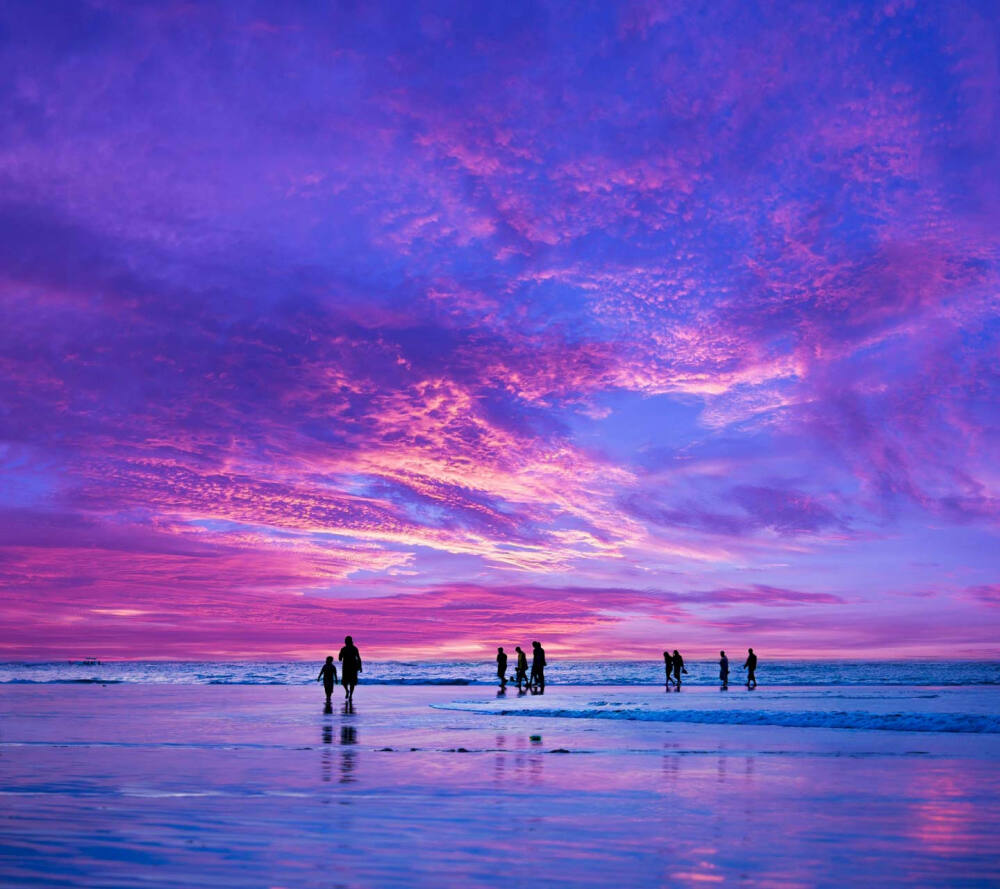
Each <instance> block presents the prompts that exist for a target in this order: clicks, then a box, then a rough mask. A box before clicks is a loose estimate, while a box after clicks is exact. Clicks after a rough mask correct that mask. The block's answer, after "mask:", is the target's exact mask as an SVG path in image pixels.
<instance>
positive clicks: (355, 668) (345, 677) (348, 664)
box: [337, 636, 363, 701]
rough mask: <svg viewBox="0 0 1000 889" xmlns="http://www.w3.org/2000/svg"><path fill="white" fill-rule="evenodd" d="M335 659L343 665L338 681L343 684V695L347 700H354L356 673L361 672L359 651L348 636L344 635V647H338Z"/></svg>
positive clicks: (356, 681)
mask: <svg viewBox="0 0 1000 889" xmlns="http://www.w3.org/2000/svg"><path fill="white" fill-rule="evenodd" d="M337 660H338V661H340V662H341V663H342V664H343V665H344V666H343V669H342V672H341V676H340V681H341V684H342V685H343V686H344V697H345V698H346V699H347V700H348V701H353V700H354V687H355V686H356V685H357V684H358V673H361V672H363V670H362V667H361V652H360V651H358V647H357V646H356V645H355V644H354V640H353V639H352V638H351V637H350V636H345V637H344V647H343V648H341V649H340V654H338V655H337Z"/></svg>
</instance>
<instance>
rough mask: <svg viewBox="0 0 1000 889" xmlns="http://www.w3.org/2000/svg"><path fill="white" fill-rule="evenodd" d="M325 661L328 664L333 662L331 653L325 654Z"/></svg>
mask: <svg viewBox="0 0 1000 889" xmlns="http://www.w3.org/2000/svg"><path fill="white" fill-rule="evenodd" d="M326 662H327V663H328V664H332V663H333V655H332V654H328V655H327V656H326Z"/></svg>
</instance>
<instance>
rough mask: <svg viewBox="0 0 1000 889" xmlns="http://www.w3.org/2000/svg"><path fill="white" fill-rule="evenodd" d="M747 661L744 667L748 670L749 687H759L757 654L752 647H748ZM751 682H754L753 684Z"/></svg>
mask: <svg viewBox="0 0 1000 889" xmlns="http://www.w3.org/2000/svg"><path fill="white" fill-rule="evenodd" d="M747 651H748V652H749V654H748V655H747V659H746V663H745V664H743V669H744V670H746V671H747V688H756V687H757V655H755V654H754V653H753V649H752V648H748V649H747ZM751 683H753V684H752V685H751Z"/></svg>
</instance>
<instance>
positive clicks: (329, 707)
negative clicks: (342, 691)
mask: <svg viewBox="0 0 1000 889" xmlns="http://www.w3.org/2000/svg"><path fill="white" fill-rule="evenodd" d="M323 712H324V713H326V714H327V715H329V714H330V713H333V704H331V703H330V702H329V701H327V702H326V703H325V704H324V705H323Z"/></svg>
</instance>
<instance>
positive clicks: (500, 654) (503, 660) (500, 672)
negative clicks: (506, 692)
mask: <svg viewBox="0 0 1000 889" xmlns="http://www.w3.org/2000/svg"><path fill="white" fill-rule="evenodd" d="M497 676H499V677H500V689H501V690H503V689H505V688H506V687H507V653H506V652H505V651H504V650H503V646H502V645H500V646H498V647H497Z"/></svg>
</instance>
